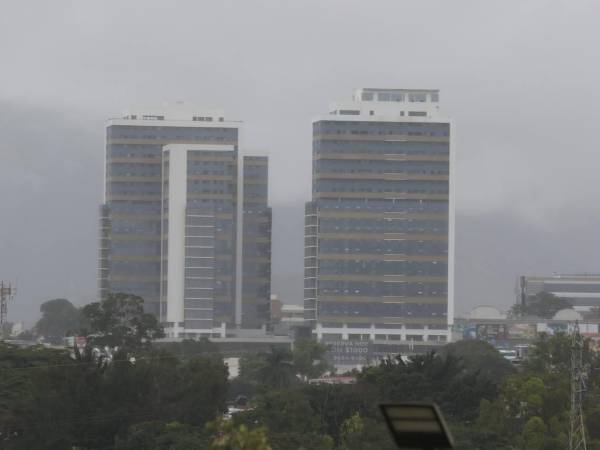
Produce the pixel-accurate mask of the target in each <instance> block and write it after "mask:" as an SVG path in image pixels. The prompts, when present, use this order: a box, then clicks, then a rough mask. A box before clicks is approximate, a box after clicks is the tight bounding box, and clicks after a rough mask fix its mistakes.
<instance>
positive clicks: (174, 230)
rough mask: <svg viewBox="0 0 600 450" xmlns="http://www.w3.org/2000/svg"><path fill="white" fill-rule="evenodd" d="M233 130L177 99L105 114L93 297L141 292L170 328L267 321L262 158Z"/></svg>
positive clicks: (171, 331)
mask: <svg viewBox="0 0 600 450" xmlns="http://www.w3.org/2000/svg"><path fill="white" fill-rule="evenodd" d="M239 129H240V123H239V122H233V121H226V120H225V119H224V116H223V113H221V112H218V111H217V112H207V111H199V110H196V109H189V108H187V107H184V106H183V105H176V106H175V107H171V108H162V109H159V110H149V111H148V110H143V111H132V112H129V113H127V114H125V115H124V117H122V118H120V119H111V120H110V121H109V122H108V125H107V128H106V176H105V202H104V204H103V205H102V208H101V216H102V219H101V240H100V242H101V245H100V274H99V280H100V295H101V296H105V295H106V294H107V293H109V292H124V293H130V294H135V295H139V296H140V297H142V298H144V300H145V306H146V309H147V310H148V311H149V312H152V313H154V314H156V315H157V316H158V317H159V318H160V320H161V322H162V323H163V324H164V325H165V327H166V330H165V331H166V333H167V335H168V336H171V337H198V336H212V335H219V336H224V335H225V334H226V329H227V328H228V327H229V328H232V327H249V328H260V327H262V326H264V325H265V324H266V323H267V322H268V311H269V308H268V307H269V297H270V267H271V266H270V262H271V211H270V208H269V207H268V206H267V176H268V160H267V158H266V157H261V156H243V155H242V154H241V152H240V149H239V131H240V130H239Z"/></svg>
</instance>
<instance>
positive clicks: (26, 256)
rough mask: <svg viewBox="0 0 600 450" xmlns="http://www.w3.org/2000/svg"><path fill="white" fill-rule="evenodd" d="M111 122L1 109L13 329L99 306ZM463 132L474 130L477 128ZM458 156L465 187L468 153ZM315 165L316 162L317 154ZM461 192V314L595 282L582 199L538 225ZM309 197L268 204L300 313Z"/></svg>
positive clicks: (592, 213) (5, 254)
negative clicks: (46, 306) (552, 278)
mask: <svg viewBox="0 0 600 450" xmlns="http://www.w3.org/2000/svg"><path fill="white" fill-rule="evenodd" d="M119 106H120V105H119ZM105 119H106V118H105V117H97V116H92V115H88V114H78V112H76V111H74V112H73V113H72V114H69V113H60V112H58V111H51V110H47V109H43V108H39V107H34V106H31V105H17V104H15V103H10V102H3V103H0V135H1V136H2V141H1V142H0V152H1V153H2V155H3V164H2V165H1V167H0V174H1V176H0V189H1V192H3V193H5V195H3V198H4V204H3V210H4V214H3V221H2V226H1V227H2V235H1V240H0V252H1V254H2V258H1V259H0V272H2V274H3V276H4V277H5V278H7V277H12V278H13V279H18V281H19V296H18V300H17V301H15V302H14V303H13V304H12V305H11V317H12V318H14V319H15V320H25V321H26V322H27V323H32V322H33V321H35V320H36V319H37V317H38V316H39V305H40V304H41V303H42V302H44V301H45V300H47V299H49V298H55V297H66V298H69V299H71V300H72V301H73V302H75V303H77V304H84V303H88V302H90V301H93V300H95V299H96V296H97V292H96V286H97V285H96V268H97V238H98V217H99V216H98V205H99V204H100V202H101V195H102V187H103V183H102V177H103V164H104V150H103V145H104V136H103V133H104V123H105ZM307 120H308V119H307ZM459 129H460V130H465V129H467V130H468V124H460V128H459ZM464 132H465V131H463V133H464ZM457 147H458V149H457V152H458V155H459V164H458V177H459V178H460V177H461V175H463V172H461V158H463V154H462V153H461V148H460V145H458V146H457ZM306 155H307V158H310V148H306ZM275 170H277V167H274V168H272V171H275ZM531 172H532V176H537V177H539V176H542V177H547V179H545V180H544V182H547V183H548V184H549V185H552V183H553V182H554V180H555V179H556V173H555V172H554V173H553V172H546V173H541V174H540V173H539V171H536V169H535V167H532V168H531ZM271 176H272V175H271ZM294 182H296V183H301V184H304V185H306V186H307V187H308V186H310V182H311V180H310V171H308V170H306V171H304V173H302V172H300V173H296V174H295V175H294ZM461 186H462V185H461V181H460V180H459V183H458V192H457V218H456V297H455V298H456V312H457V313H458V314H461V313H466V312H468V311H469V310H470V309H471V308H472V307H474V306H477V305H481V304H485V305H495V306H498V307H499V308H501V309H508V308H509V307H510V305H511V304H512V303H513V302H514V300H515V290H514V289H515V283H516V279H517V276H518V275H521V274H538V273H553V272H558V273H560V272H590V271H591V269H590V268H594V267H598V253H597V251H595V248H594V246H593V245H590V242H589V240H588V239H586V238H585V237H593V236H595V235H596V234H597V230H598V229H599V228H600V211H598V210H597V209H595V208H593V207H589V206H588V205H585V204H580V203H579V202H576V201H574V202H572V204H570V205H556V207H555V209H554V210H553V211H552V214H551V217H552V220H549V219H548V218H547V217H542V218H540V219H539V220H536V219H535V218H534V219H532V217H531V216H528V215H524V214H522V213H521V212H520V211H515V210H512V209H510V208H504V209H499V208H498V209H488V210H485V209H483V210H481V211H473V210H472V209H471V210H469V209H467V210H465V209H464V208H461V204H462V202H461V199H462V197H463V194H464V192H463V191H462V190H461ZM276 188H277V187H275V189H276ZM484 188H485V186H482V187H481V189H484ZM271 189H273V187H272V188H271ZM271 197H273V196H271ZM307 199H308V198H307ZM307 199H298V198H290V200H289V201H281V200H280V199H278V200H276V201H273V200H271V206H272V208H273V244H272V245H273V247H272V248H273V265H272V283H273V287H272V292H273V293H274V294H277V295H279V298H280V299H282V300H283V301H284V302H285V303H292V304H301V303H302V295H303V294H302V279H303V256H304V243H303V239H304V235H303V227H304V200H307ZM532 206H534V205H532Z"/></svg>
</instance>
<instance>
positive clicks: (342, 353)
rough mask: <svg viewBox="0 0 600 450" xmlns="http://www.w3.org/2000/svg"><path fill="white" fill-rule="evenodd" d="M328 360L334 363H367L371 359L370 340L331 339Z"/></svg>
mask: <svg viewBox="0 0 600 450" xmlns="http://www.w3.org/2000/svg"><path fill="white" fill-rule="evenodd" d="M325 345H327V347H328V349H327V354H326V357H327V360H328V361H329V362H330V363H332V364H340V365H354V364H367V363H368V361H369V352H370V342H369V341H341V340H340V341H329V342H325Z"/></svg>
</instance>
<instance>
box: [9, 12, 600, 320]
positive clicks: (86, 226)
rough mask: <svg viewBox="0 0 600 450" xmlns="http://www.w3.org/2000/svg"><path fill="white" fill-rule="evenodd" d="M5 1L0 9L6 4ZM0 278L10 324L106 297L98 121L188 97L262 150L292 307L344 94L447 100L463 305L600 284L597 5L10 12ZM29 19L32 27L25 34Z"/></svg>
mask: <svg viewBox="0 0 600 450" xmlns="http://www.w3.org/2000/svg"><path fill="white" fill-rule="evenodd" d="M8 4H10V7H8ZM3 9H4V10H5V13H4V14H2V16H1V17H0V54H2V56H3V64H2V71H1V72H0V137H1V139H0V152H1V154H2V156H3V158H2V162H3V164H2V165H1V166H0V192H2V193H3V196H2V199H3V202H2V211H3V216H2V218H3V220H2V227H1V228H0V229H1V235H0V252H1V253H0V254H1V255H2V257H1V258H0V274H1V277H0V278H3V279H12V280H17V279H18V284H19V286H18V287H19V292H18V296H17V298H16V299H15V301H14V302H13V303H12V304H11V305H10V311H9V318H10V320H13V321H16V320H25V321H26V322H27V323H28V324H31V323H32V322H33V321H34V320H35V319H36V318H37V316H38V315H39V305H40V304H41V303H42V302H44V301H46V300H48V299H51V298H56V297H66V298H69V299H70V300H72V301H73V302H75V303H77V304H83V303H87V302H90V301H92V300H95V299H96V297H97V287H96V276H97V271H96V268H97V251H98V249H97V238H98V217H99V213H98V206H99V204H100V203H101V200H102V190H103V181H102V177H103V170H104V156H105V155H104V127H105V123H106V119H108V118H110V117H118V116H120V115H121V113H122V112H123V111H124V110H127V109H128V108H129V107H131V106H138V105H141V106H154V105H161V104H162V103H163V102H165V101H170V102H176V101H184V102H185V103H188V104H191V105H198V106H200V107H206V108H222V109H223V110H225V111H226V113H227V116H228V118H233V119H238V120H242V121H243V122H244V123H245V127H244V135H243V139H244V140H245V142H246V143H247V145H246V146H247V148H249V149H251V150H260V151H267V152H268V153H269V155H270V161H271V162H270V180H269V181H270V185H269V189H270V192H269V194H270V204H271V206H272V208H273V244H272V248H273V269H272V278H273V286H272V291H273V293H275V294H278V295H279V296H280V298H281V299H282V300H283V301H284V302H287V303H296V304H299V303H301V302H302V277H303V237H304V236H303V226H304V202H305V201H306V200H308V199H309V198H310V190H311V120H312V119H313V118H314V117H315V116H317V115H318V114H321V113H325V112H327V110H328V104H329V102H330V101H333V100H344V99H349V98H350V95H351V92H352V90H353V89H354V88H358V87H363V86H373V87H409V88H432V89H439V90H440V104H441V109H442V111H443V112H444V113H445V114H447V115H448V116H450V117H452V119H453V120H454V123H455V127H456V128H455V129H456V137H455V139H456V140H455V149H456V154H457V170H456V188H457V199H456V200H457V201H456V207H457V224H456V232H457V241H456V242H457V244H456V245H457V251H456V268H457V269H456V270H457V272H456V276H457V279H456V294H455V304H456V311H457V312H458V313H462V312H465V311H468V310H470V309H471V308H472V307H473V306H476V305H479V304H492V305H495V306H497V307H499V308H501V309H507V308H508V307H510V305H511V304H512V303H513V302H514V300H515V293H514V287H515V283H516V278H517V276H518V275H521V274H536V273H552V272H563V273H564V272H567V273H576V272H598V271H599V270H598V267H599V266H600V256H599V255H598V252H597V249H596V246H597V238H596V235H597V229H598V227H599V226H600V210H599V209H598V208H595V206H594V205H595V203H596V201H597V198H598V195H599V194H600V187H599V184H598V182H597V167H598V166H599V164H600V156H599V154H598V152H597V150H596V147H597V144H596V142H595V133H594V131H595V125H596V122H597V120H598V119H599V118H600V106H599V105H600V102H599V101H598V100H600V98H599V97H600V95H599V93H598V88H597V80H598V79H600V76H599V75H600V64H599V63H598V62H597V60H596V59H597V58H596V53H597V48H596V47H597V42H598V31H597V28H596V23H595V22H596V18H597V17H598V13H600V7H599V6H598V4H597V3H595V2H591V1H580V2H543V1H519V2H517V1H508V2H501V3H488V2H485V3H484V2H476V1H460V2H452V3H450V2H443V1H439V2H433V1H428V2H420V3H418V4H417V3H412V4H411V3H407V2H402V3H400V2H383V1H382V2H374V3H373V2H372V3H370V4H369V5H368V6H366V5H365V4H364V3H362V2H354V1H350V2H349V1H328V2H316V1H315V2H313V1H305V2H301V3H292V2H278V1H256V2H255V1H250V2H233V1H224V2H219V3H200V2H185V1H180V2H176V3H175V6H174V5H173V4H171V3H169V4H167V3H166V2H154V1H143V2H141V1H139V2H127V3H126V4H122V2H102V3H101V4H83V3H79V2H61V1H58V2H51V3H43V2H38V3H37V4H36V5H35V7H34V6H33V5H31V4H26V3H22V2H7V3H5V4H4V8H3ZM24 24H27V26H24Z"/></svg>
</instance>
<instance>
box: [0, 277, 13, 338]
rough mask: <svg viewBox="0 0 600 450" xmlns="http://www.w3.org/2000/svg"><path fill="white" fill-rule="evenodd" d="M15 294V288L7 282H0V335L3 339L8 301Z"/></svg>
mask: <svg viewBox="0 0 600 450" xmlns="http://www.w3.org/2000/svg"><path fill="white" fill-rule="evenodd" d="M16 293H17V288H16V287H15V286H13V284H12V283H11V282H10V281H9V282H8V283H6V282H5V281H0V335H2V337H4V324H5V323H6V317H7V315H8V301H9V300H12V299H13V297H14V296H15V294H16Z"/></svg>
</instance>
